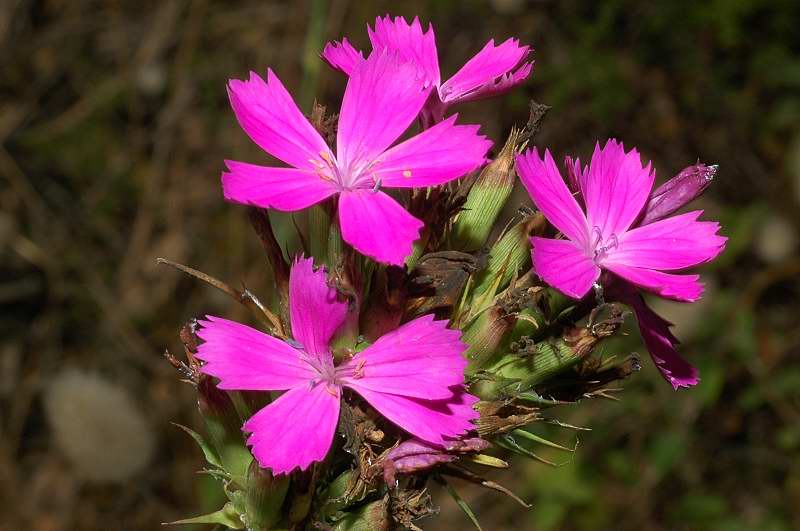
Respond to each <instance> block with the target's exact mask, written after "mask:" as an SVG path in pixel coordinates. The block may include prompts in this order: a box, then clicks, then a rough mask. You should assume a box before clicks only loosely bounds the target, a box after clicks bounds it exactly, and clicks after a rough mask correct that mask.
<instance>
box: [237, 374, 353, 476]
mask: <svg viewBox="0 0 800 531" xmlns="http://www.w3.org/2000/svg"><path fill="white" fill-rule="evenodd" d="M340 394H341V391H340V389H339V388H338V387H336V386H329V385H326V384H325V383H319V384H317V385H315V386H314V387H311V388H309V386H308V385H304V386H302V387H297V388H295V389H291V390H289V391H287V392H285V393H284V394H283V395H281V396H280V398H278V399H277V400H275V401H274V402H272V403H271V404H269V405H268V406H266V407H265V408H263V409H262V410H260V411H259V412H258V413H256V414H255V415H253V416H252V417H251V418H250V420H248V421H247V422H245V424H244V426H243V428H242V429H243V430H244V431H246V432H249V433H250V434H251V435H250V437H249V438H248V439H247V444H248V445H249V446H252V449H253V455H254V456H255V458H256V459H257V460H258V463H259V464H260V465H261V466H262V467H264V468H270V469H272V473H273V474H286V473H288V472H291V471H292V470H294V469H295V468H298V467H299V468H300V470H305V469H306V468H308V466H309V465H310V464H311V463H313V462H315V461H322V460H323V459H325V456H326V455H327V453H328V450H330V447H331V442H332V441H333V434H334V432H335V431H336V424H337V423H338V422H339V404H340Z"/></svg>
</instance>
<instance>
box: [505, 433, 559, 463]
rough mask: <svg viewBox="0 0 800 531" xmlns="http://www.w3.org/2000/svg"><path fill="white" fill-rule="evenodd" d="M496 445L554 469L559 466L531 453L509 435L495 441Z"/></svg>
mask: <svg viewBox="0 0 800 531" xmlns="http://www.w3.org/2000/svg"><path fill="white" fill-rule="evenodd" d="M494 443H495V444H496V445H498V446H500V447H502V448H505V449H506V450H511V451H512V452H516V453H518V454H520V455H524V456H525V457H530V458H531V459H535V460H537V461H539V462H540V463H544V464H545V465H550V466H552V467H556V466H558V465H557V464H555V463H554V462H552V461H548V460H547V459H545V458H544V457H541V456H538V455H536V454H535V453H533V452H531V451H530V450H528V449H527V448H525V447H524V446H520V445H519V444H518V443H517V441H515V440H514V438H513V437H509V436H508V435H503V436H502V437H499V438H498V439H496V440H495V441H494Z"/></svg>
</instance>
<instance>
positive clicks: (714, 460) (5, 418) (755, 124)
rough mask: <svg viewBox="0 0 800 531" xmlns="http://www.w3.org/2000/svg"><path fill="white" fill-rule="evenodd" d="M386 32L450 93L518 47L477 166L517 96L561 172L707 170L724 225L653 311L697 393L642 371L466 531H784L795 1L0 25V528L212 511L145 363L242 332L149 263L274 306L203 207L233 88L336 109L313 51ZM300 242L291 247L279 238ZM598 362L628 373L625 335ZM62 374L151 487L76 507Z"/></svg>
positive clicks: (713, 211) (228, 145)
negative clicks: (519, 71)
mask: <svg viewBox="0 0 800 531" xmlns="http://www.w3.org/2000/svg"><path fill="white" fill-rule="evenodd" d="M386 12H392V13H397V14H403V15H406V16H413V15H415V14H419V15H420V16H421V17H422V18H423V19H425V20H430V21H432V22H433V23H434V25H435V27H436V33H437V40H438V43H439V48H440V50H439V51H440V57H441V60H442V70H443V74H444V75H445V76H447V75H449V74H451V73H453V71H454V69H455V68H457V67H458V66H459V65H460V64H462V63H463V61H464V60H465V59H466V58H468V57H469V56H470V55H471V54H472V53H474V52H475V51H476V50H478V49H479V48H480V47H481V46H482V45H483V44H484V42H485V41H486V40H488V39H489V38H491V37H494V38H496V39H505V38H507V37H510V36H515V37H518V38H520V39H521V40H522V41H524V42H527V43H531V44H532V45H533V46H534V48H535V58H536V61H537V64H536V66H535V68H534V73H533V76H532V78H531V81H530V82H529V83H528V84H527V85H526V86H525V88H524V89H521V90H518V91H515V92H513V93H512V94H511V95H509V96H508V97H506V98H503V99H499V100H491V101H487V102H481V103H475V104H470V105H468V106H465V107H464V109H463V110H462V113H461V114H462V116H463V118H464V120H465V121H479V122H481V123H484V124H485V131H486V132H487V133H488V134H490V135H491V137H492V138H493V139H494V140H495V142H496V143H499V142H502V139H503V138H505V135H506V134H507V132H508V130H509V129H510V127H511V126H512V125H513V124H515V123H517V124H520V123H521V122H523V121H524V120H525V119H526V118H527V102H528V99H530V98H531V97H533V98H535V99H536V100H537V101H540V102H543V103H547V104H549V105H552V106H553V109H552V110H551V111H550V113H549V115H548V118H547V120H546V122H545V124H544V127H543V129H542V131H541V132H540V134H539V136H538V137H537V143H538V144H539V145H542V146H545V145H546V146H548V147H550V149H551V150H552V151H553V152H554V153H555V154H557V155H563V154H565V153H567V152H569V153H574V152H577V153H579V154H581V155H582V156H583V157H584V159H585V158H586V157H587V156H588V155H589V154H590V152H591V148H592V144H593V142H594V141H595V139H603V138H605V137H607V136H614V137H617V138H620V139H622V140H623V141H625V142H626V144H629V145H636V146H637V147H638V148H639V149H640V150H641V151H642V152H643V153H644V154H645V155H646V156H648V157H650V158H652V159H653V161H654V164H655V167H656V168H657V171H658V176H659V177H660V178H662V179H664V178H667V177H669V176H671V175H672V174H674V173H675V172H676V171H677V170H678V169H680V168H682V167H684V166H686V165H687V164H689V163H691V162H694V160H695V159H697V158H698V157H699V158H700V159H701V160H703V161H704V162H707V163H719V164H720V170H719V172H718V174H717V180H716V182H715V183H714V185H712V187H711V188H710V189H709V191H708V192H706V194H705V196H704V197H703V199H702V200H701V201H699V202H698V204H699V205H700V207H702V208H705V209H706V210H707V211H708V212H709V215H710V217H718V218H720V219H721V220H722V222H723V227H724V229H723V232H724V233H725V234H726V235H728V236H730V237H731V238H732V240H731V242H730V244H729V246H728V250H727V251H726V253H725V254H723V255H722V257H721V259H720V260H718V261H717V262H716V263H715V264H714V266H713V267H712V268H708V269H707V270H706V271H705V275H706V276H707V277H708V278H709V288H710V289H709V293H708V295H707V296H706V298H705V299H704V300H703V301H702V302H701V303H699V304H696V305H692V306H681V305H677V304H676V305H673V306H672V307H670V308H669V309H667V308H663V307H659V311H662V310H663V311H665V312H668V314H669V318H671V319H672V320H673V321H675V322H676V324H677V325H678V329H677V331H676V335H678V337H680V338H681V339H682V340H683V341H684V343H683V346H682V349H683V352H684V353H686V354H687V357H688V358H689V359H691V361H692V362H693V363H696V364H697V365H698V366H699V367H700V369H701V376H702V378H703V380H702V382H701V384H700V385H699V386H698V387H697V388H695V389H694V390H689V391H687V390H684V391H681V392H678V393H675V392H673V391H672V389H671V388H670V387H669V386H668V385H666V384H665V383H664V382H663V381H662V380H661V379H660V377H659V376H658V375H657V374H656V371H655V370H654V369H653V368H652V367H651V366H649V365H645V367H644V370H643V371H642V372H641V373H639V374H638V375H636V376H635V377H633V378H631V379H630V380H628V381H627V382H626V385H625V391H624V392H623V393H622V395H621V398H622V400H621V401H620V402H614V403H611V402H609V403H594V404H591V405H589V404H587V407H585V408H584V407H582V408H576V409H577V413H576V414H577V415H579V417H576V418H571V419H570V421H571V422H572V423H574V424H577V425H581V426H586V427H590V428H592V430H593V431H592V432H588V433H586V432H577V438H576V437H573V438H571V439H570V438H568V437H565V436H564V431H563V430H559V431H554V432H552V433H549V432H547V431H545V430H541V427H539V426H537V429H539V430H541V431H539V432H537V433H538V434H539V435H544V436H547V437H548V438H551V439H554V438H555V439H557V440H559V442H561V443H562V444H564V445H565V446H569V447H572V446H573V445H574V444H575V442H576V440H577V439H579V440H580V445H579V446H578V448H577V451H576V452H575V453H574V454H564V453H563V452H556V451H555V450H554V451H553V452H554V453H553V454H552V455H550V454H546V453H545V455H544V456H545V457H547V458H549V459H551V460H554V461H556V462H558V463H561V462H564V461H567V460H568V463H567V464H566V465H564V466H562V467H560V468H555V469H551V468H548V467H546V466H545V465H542V464H539V463H535V464H531V465H528V466H529V469H528V471H527V473H524V474H523V473H521V472H520V471H521V470H522V469H523V467H524V466H526V465H523V464H522V463H516V464H515V466H514V471H515V472H514V475H513V476H510V475H509V474H505V475H504V473H503V472H498V473H497V475H496V478H497V479H501V480H502V482H503V483H504V484H506V485H508V486H509V487H511V488H512V489H514V490H515V492H517V493H519V494H522V495H524V496H525V497H526V499H528V501H530V502H532V503H533V508H532V509H531V510H530V511H528V512H527V513H522V514H521V513H520V511H521V509H520V508H519V507H518V506H516V505H514V504H513V502H511V501H509V500H506V499H504V498H502V497H496V496H492V495H487V494H484V493H483V492H479V491H477V490H472V489H470V488H468V487H466V486H464V485H460V484H455V487H456V489H457V490H458V492H459V494H461V495H462V496H463V497H464V498H465V499H466V500H467V501H468V502H469V504H470V506H471V507H472V508H473V510H474V511H475V512H476V514H477V515H478V516H479V518H480V520H481V522H482V523H483V525H484V527H485V528H486V529H541V530H547V529H576V530H588V529H623V530H624V529H631V530H633V529H636V530H639V529H701V530H703V529H708V530H740V529H742V530H743V529H765V530H776V531H777V530H783V529H787V530H788V529H795V528H798V527H800V516H798V512H797V511H796V510H795V507H797V506H798V504H800V465H798V463H800V428H798V426H800V422H798V420H800V362H799V361H798V359H799V356H798V355H799V354H800V333H798V331H799V330H800V317H798V316H800V303H798V300H800V280H798V279H800V254H798V253H799V252H800V251H799V250H798V247H797V240H798V237H797V231H798V227H800V208H798V207H800V90H798V89H800V33H798V31H797V26H798V22H800V4H798V3H797V2H795V1H791V0H771V1H767V0H714V1H710V2H683V1H675V2H655V1H645V2H641V1H635V0H607V1H604V2H582V1H578V0H563V1H558V2H556V1H528V2H526V1H523V0H492V1H491V2H478V1H474V0H470V1H466V2H460V1H440V2H422V1H417V0H411V1H408V2H404V3H402V6H401V7H398V6H397V5H396V3H394V2H392V3H390V2H376V3H370V2H349V1H345V0H331V2H323V1H310V0H309V1H308V2H269V1H254V2H247V1H243V2H237V3H235V4H231V3H228V2H211V1H189V0H165V1H159V2H121V1H116V2H115V1H99V0H72V1H69V2H68V1H64V0H43V1H38V2H14V1H12V2H5V3H2V4H0V64H2V72H3V74H2V76H0V331H2V336H0V337H2V339H0V404H1V405H2V407H0V433H2V437H0V499H2V500H4V501H6V503H4V506H5V507H10V508H11V511H10V513H9V512H8V510H7V509H6V510H5V511H6V512H4V514H3V516H2V521H3V522H4V523H5V522H9V525H10V526H12V527H24V528H26V529H32V530H45V529H47V530H51V529H56V530H59V529H64V530H92V529H109V528H117V527H118V526H123V528H126V529H153V528H155V526H156V525H157V524H158V523H159V522H162V521H169V520H174V519H176V518H179V517H181V516H183V515H185V514H200V513H202V512H204V511H205V512H208V511H211V510H214V509H216V508H218V507H219V506H220V505H221V501H222V500H220V499H219V498H215V497H214V496H215V495H214V494H213V493H214V492H215V491H216V485H215V484H213V483H212V482H211V480H209V479H208V478H206V477H198V476H196V475H195V474H194V471H195V470H196V469H197V468H198V467H199V466H200V465H199V463H201V461H202V456H201V455H200V452H199V451H198V450H197V449H196V447H195V446H194V443H193V442H192V441H191V439H189V438H188V437H186V436H185V434H184V433H182V432H181V431H180V430H178V429H176V428H173V427H172V426H171V425H170V424H169V421H171V420H172V421H176V422H180V423H181V424H186V425H192V426H198V425H200V421H199V419H198V418H197V416H196V413H195V404H193V403H192V398H191V393H190V392H189V390H188V389H183V388H182V387H181V386H179V385H177V384H176V383H175V374H174V372H173V370H172V368H171V367H169V365H168V364H166V363H165V362H164V361H162V360H161V359H160V352H161V350H162V349H163V348H164V347H166V346H169V347H170V348H172V349H177V348H178V342H177V339H176V333H177V328H178V326H176V323H180V322H183V321H185V320H186V319H188V318H189V317H191V316H195V315H200V314H202V313H206V312H207V313H222V314H224V315H226V316H227V317H230V318H238V319H240V320H245V319H246V314H245V313H244V312H243V311H242V310H240V309H239V308H235V307H233V306H231V305H230V304H229V303H228V301H227V300H226V299H225V298H224V297H223V296H220V295H218V294H217V293H215V292H213V291H210V290H209V289H207V288H204V287H203V286H201V285H199V284H197V283H194V282H191V281H190V280H188V279H187V278H184V277H181V276H179V275H178V274H177V273H176V272H173V271H171V270H168V269H162V268H161V267H160V266H157V265H156V264H155V258H156V257H158V256H167V257H169V258H171V259H173V260H177V261H180V262H184V263H189V264H191V265H193V266H196V267H198V268H199V269H202V270H203V271H207V272H209V273H211V274H214V275H215V276H217V277H219V278H222V279H224V280H226V281H228V282H230V283H231V284H236V283H238V282H239V281H240V280H241V281H244V282H246V283H247V286H248V287H250V288H252V289H253V290H254V291H256V292H257V293H259V294H260V295H262V296H264V297H268V295H269V289H268V286H269V268H268V266H267V265H266V260H265V258H264V257H263V254H262V252H261V249H259V248H258V247H257V240H256V239H255V238H253V237H252V234H250V231H251V229H250V227H249V226H248V224H247V221H246V219H245V213H244V211H243V209H241V208H239V207H235V206H231V205H226V204H224V203H223V202H222V200H221V193H220V190H219V180H218V177H219V172H220V171H221V169H222V161H223V159H225V158H234V159H240V160H248V161H252V162H264V161H265V159H264V155H263V153H261V152H260V150H258V148H256V147H255V146H253V145H252V144H251V143H250V141H249V140H248V139H247V138H246V136H245V135H244V133H242V132H241V131H240V130H239V128H238V126H237V125H236V123H235V120H234V118H233V115H232V113H231V112H230V111H229V108H228V104H227V101H226V94H225V90H224V85H225V82H226V80H227V79H228V78H229V77H240V78H241V77H244V76H245V75H246V74H247V72H248V71H249V70H250V69H253V70H257V71H263V70H265V69H266V67H267V66H271V67H272V68H274V69H275V70H276V72H278V73H279V75H280V76H281V79H282V80H283V81H284V82H285V83H286V84H287V85H288V86H290V87H291V88H292V89H294V90H293V92H295V93H301V94H303V100H302V102H301V103H302V104H303V105H304V108H305V109H306V110H308V109H310V103H311V101H312V99H313V97H314V95H317V97H318V98H319V99H320V100H322V102H323V103H327V104H330V107H331V108H336V107H337V106H338V101H336V98H337V97H338V96H337V94H340V89H341V87H342V86H343V81H344V80H343V79H342V76H341V75H339V74H337V73H335V72H332V71H330V70H329V69H328V68H327V67H326V66H325V65H323V64H321V63H320V62H319V61H318V60H317V59H316V52H317V51H318V50H320V49H321V47H322V45H323V44H324V42H325V40H326V39H330V38H339V37H340V36H341V35H348V36H350V37H352V39H351V40H353V41H355V42H356V43H358V44H365V43H366V34H365V24H366V23H367V22H368V21H371V20H372V19H373V18H374V17H375V16H376V15H378V14H384V13H386ZM498 147H499V146H498ZM517 197H518V199H515V198H512V200H511V201H510V205H511V207H512V208H516V206H517V205H519V204H520V203H521V202H522V201H523V199H522V197H523V196H522V195H519V196H517ZM776 220H777V221H776ZM776 223H777V224H778V225H776ZM779 225H780V226H781V227H783V229H780V230H778V229H774V228H770V227H776V226H779ZM787 227H788V229H787ZM787 232H788V234H790V236H789V237H788V238H787V237H786V234H787ZM291 233H292V230H291V223H287V224H286V231H285V233H284V236H283V237H285V238H288V237H290V235H291ZM792 234H793V235H794V236H793V237H792V236H791V235H792ZM779 236H780V237H779ZM765 245H767V246H768V247H769V251H767V252H765V251H764V249H765V247H764V246H765ZM605 348H606V349H608V350H609V352H610V353H611V352H619V353H626V352H629V351H631V350H638V351H642V347H641V345H640V344H639V343H638V338H637V337H636V334H635V327H632V328H631V336H630V337H629V338H627V340H626V341H625V342H622V343H619V344H617V345H616V346H610V345H609V346H606V347H605ZM74 366H77V367H81V368H85V369H90V370H92V371H98V372H100V373H103V374H104V375H105V376H107V377H108V378H109V379H110V381H112V382H116V384H117V385H119V386H122V387H125V388H126V389H127V391H128V392H132V393H134V396H135V397H136V398H137V400H138V401H139V403H140V404H139V405H141V406H143V408H144V411H146V412H147V413H148V414H149V417H150V418H149V421H150V429H154V430H155V432H156V433H155V439H156V440H157V443H158V448H157V451H156V452H155V457H154V459H153V460H152V462H151V463H150V465H149V466H148V467H147V468H146V469H145V471H143V472H140V473H137V474H136V475H135V476H133V477H130V478H128V479H127V480H126V481H124V482H121V483H117V484H95V483H91V482H85V481H83V480H81V479H79V477H80V475H79V474H75V473H74V472H73V471H72V470H71V469H70V464H69V461H67V460H66V459H65V458H64V457H63V453H62V452H61V450H60V449H59V448H58V447H57V446H56V440H55V439H54V438H53V437H52V435H51V430H50V428H49V427H48V424H47V421H46V418H45V415H44V408H43V401H42V396H43V394H42V392H43V390H44V389H45V388H46V387H47V386H48V385H49V382H50V381H51V379H52V377H53V376H54V375H55V374H57V373H58V370H59V369H61V368H63V367H74ZM565 455H568V456H567V457H565ZM207 485H211V487H213V488H207V487H206V486H207ZM446 498H447V497H446V495H442V494H440V495H438V496H437V499H438V500H442V501H443V508H442V510H443V514H442V516H441V517H440V520H439V521H438V522H437V523H436V528H437V529H449V528H453V529H461V528H463V527H464V526H465V525H468V524H467V522H466V521H465V520H464V518H465V517H464V515H463V514H462V513H461V512H460V510H459V509H458V508H457V507H456V505H455V504H454V503H450V502H449V501H446ZM422 525H423V527H424V525H425V524H424V522H423V523H422Z"/></svg>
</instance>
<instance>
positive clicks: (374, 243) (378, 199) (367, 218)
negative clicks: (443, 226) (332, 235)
mask: <svg viewBox="0 0 800 531" xmlns="http://www.w3.org/2000/svg"><path fill="white" fill-rule="evenodd" d="M339 224H340V226H341V229H342V238H343V239H344V241H346V242H347V243H349V244H350V245H352V246H353V247H354V248H355V249H356V250H357V251H358V252H360V253H361V254H364V255H366V256H369V257H370V258H373V259H374V260H377V261H378V262H382V263H385V264H392V265H398V266H402V265H403V262H404V261H405V259H406V257H407V256H409V255H410V254H411V251H412V250H413V245H414V240H416V239H417V238H419V231H420V229H422V227H423V225H424V224H423V223H422V222H421V221H420V220H418V219H417V218H415V217H414V216H412V215H411V214H409V213H408V212H406V210H405V209H404V208H403V207H402V206H400V204H398V203H397V201H395V200H394V199H392V198H391V197H389V196H388V195H386V194H385V193H383V192H373V191H371V190H349V191H344V192H342V193H341V194H340V196H339Z"/></svg>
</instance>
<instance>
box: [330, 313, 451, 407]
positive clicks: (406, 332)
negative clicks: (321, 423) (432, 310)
mask: <svg viewBox="0 0 800 531" xmlns="http://www.w3.org/2000/svg"><path fill="white" fill-rule="evenodd" d="M466 348H467V345H465V344H464V343H462V342H461V332H460V331H458V330H451V329H449V328H447V321H434V318H433V315H424V316H422V317H419V318H417V319H414V320H413V321H410V322H408V323H405V324H404V325H402V326H400V328H397V329H396V330H393V331H391V332H389V333H388V334H385V335H383V336H381V337H380V338H379V339H378V340H377V341H376V342H375V343H373V344H372V345H370V346H369V347H367V348H366V349H365V350H364V351H362V352H359V353H358V354H356V355H355V356H354V357H353V359H351V360H350V361H348V362H347V364H346V365H345V366H343V367H340V371H341V374H342V375H343V377H342V378H340V379H341V381H342V383H343V384H344V385H348V386H350V387H352V388H353V389H355V390H357V391H359V392H360V390H361V389H370V390H372V391H378V392H382V393H391V394H396V395H403V396H411V397H416V398H425V399H428V400H437V399H443V398H449V397H451V396H453V391H452V389H451V387H452V386H455V385H460V384H463V383H464V368H465V367H466V366H467V360H466V359H464V358H463V357H462V355H461V354H462V353H463V352H464V350H466Z"/></svg>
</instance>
